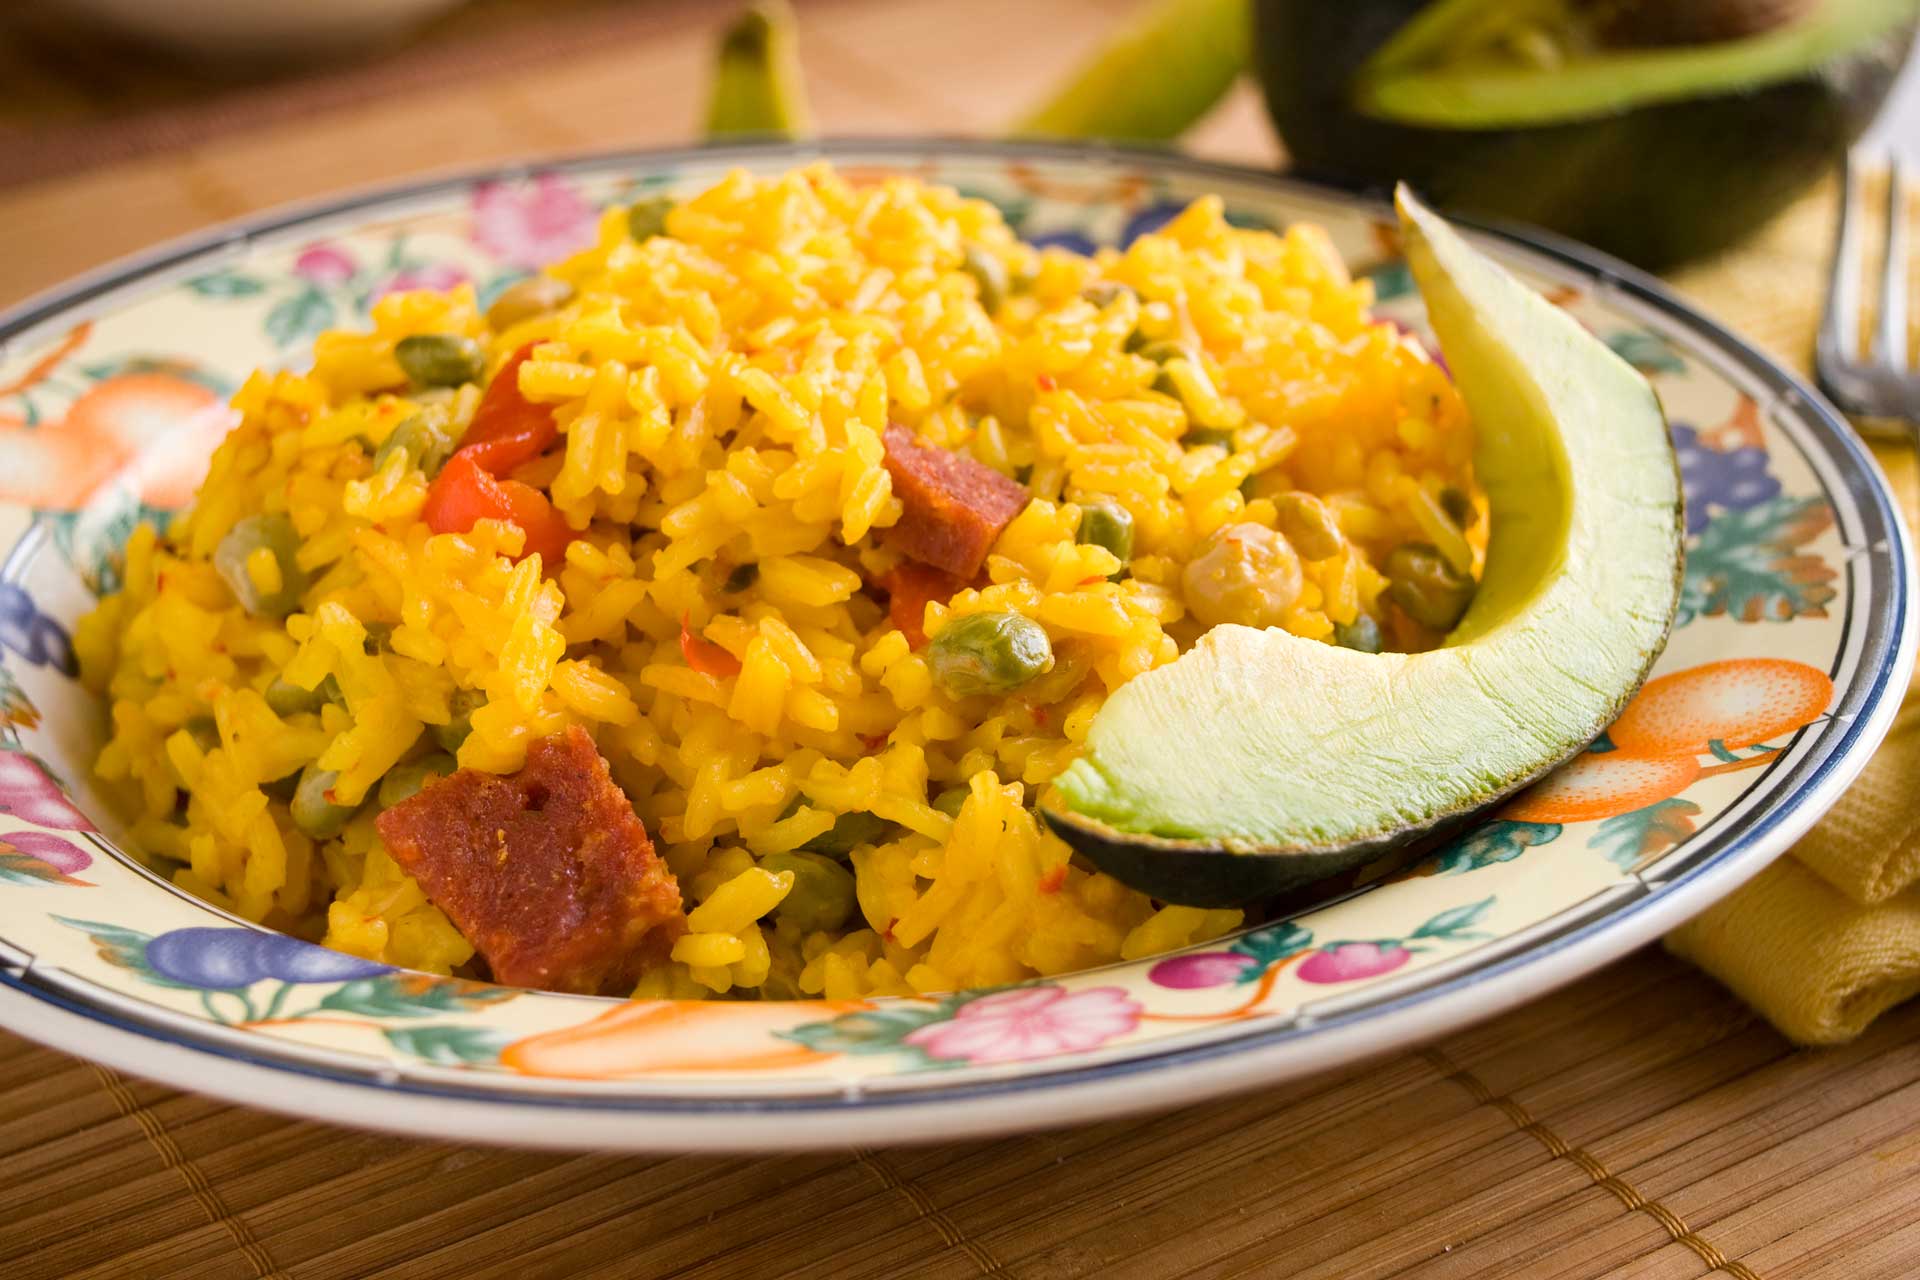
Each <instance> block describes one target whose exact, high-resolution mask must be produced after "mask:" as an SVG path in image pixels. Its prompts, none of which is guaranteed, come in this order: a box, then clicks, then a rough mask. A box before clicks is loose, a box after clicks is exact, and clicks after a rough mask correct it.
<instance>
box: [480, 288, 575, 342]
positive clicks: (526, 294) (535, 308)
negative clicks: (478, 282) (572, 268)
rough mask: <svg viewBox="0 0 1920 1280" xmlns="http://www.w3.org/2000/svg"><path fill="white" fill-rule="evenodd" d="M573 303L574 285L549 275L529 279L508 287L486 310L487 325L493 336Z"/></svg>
mask: <svg viewBox="0 0 1920 1280" xmlns="http://www.w3.org/2000/svg"><path fill="white" fill-rule="evenodd" d="M572 301H573V286H572V285H570V284H568V283H567V282H566V281H565V280H556V279H554V278H553V277H552V276H528V277H527V278H526V279H525V280H522V281H520V282H519V283H518V284H511V285H508V286H507V287H506V288H504V289H502V290H501V291H500V296H499V297H497V298H495V299H494V300H493V305H491V306H489V307H488V308H487V324H488V325H489V326H490V327H491V328H492V329H493V331H494V332H495V333H498V332H500V331H501V330H502V329H511V328H512V327H513V326H514V325H516V324H519V323H520V322H521V321H522V320H531V319H533V317H535V316H543V315H546V314H547V313H548V312H549V311H558V310H559V309H560V308H561V307H564V306H566V305H567V304H568V303H569V302H572Z"/></svg>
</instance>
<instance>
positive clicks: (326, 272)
mask: <svg viewBox="0 0 1920 1280" xmlns="http://www.w3.org/2000/svg"><path fill="white" fill-rule="evenodd" d="M359 270H360V268H359V267H357V266H355V265H354V261H353V259H352V258H350V257H348V256H347V253H346V251H345V250H344V249H341V248H339V247H338V246H335V245H330V244H316V245H309V246H308V247H307V248H306V249H304V250H302V251H301V253H300V256H299V257H298V258H295V259H294V260H293V271H294V274H295V275H297V276H300V277H302V278H303V279H307V280H311V281H313V282H314V283H315V284H345V283H346V282H347V281H349V280H351V279H353V277H354V275H355V274H356V273H357V272H358V271H359Z"/></svg>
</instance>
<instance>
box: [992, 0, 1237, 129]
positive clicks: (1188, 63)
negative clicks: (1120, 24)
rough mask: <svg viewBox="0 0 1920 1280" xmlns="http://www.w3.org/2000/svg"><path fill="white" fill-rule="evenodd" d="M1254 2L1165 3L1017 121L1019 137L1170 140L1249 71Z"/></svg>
mask: <svg viewBox="0 0 1920 1280" xmlns="http://www.w3.org/2000/svg"><path fill="white" fill-rule="evenodd" d="M1251 26H1252V19H1251V17H1250V16H1249V13H1248V8H1247V0H1159V3H1157V4H1154V5H1152V6H1150V7H1149V8H1148V9H1147V10H1146V12H1144V13H1143V14H1141V15H1140V17H1139V18H1138V19H1137V20H1136V21H1133V22H1131V23H1128V24H1127V25H1126V26H1125V27H1124V28H1122V29H1121V30H1120V31H1118V32H1116V33H1115V34H1114V35H1113V37H1112V38H1111V39H1109V40H1108V41H1107V42H1106V43H1105V44H1104V45H1102V46H1101V47H1100V48H1099V49H1098V50H1096V51H1095V52H1094V55H1093V57H1092V58H1090V59H1089V60H1088V61H1086V62H1085V63H1083V64H1081V66H1080V67H1079V68H1078V69H1077V70H1076V71H1075V72H1074V73H1073V74H1072V75H1071V76H1069V77H1068V78H1067V79H1066V81H1065V82H1064V83H1063V84H1061V86H1060V87H1059V88H1058V89H1057V90H1055V91H1054V92H1053V93H1052V94H1051V95H1050V96H1049V97H1048V98H1047V100H1046V101H1045V102H1043V103H1041V104H1040V105H1039V106H1038V107H1035V108H1034V109H1033V110H1032V111H1029V112H1028V113H1027V114H1026V115H1024V116H1022V117H1021V118H1020V119H1019V120H1017V121H1016V122H1015V123H1014V125H1013V127H1012V129H1011V130H1010V132H1012V133H1013V134H1014V135H1016V136H1019V137H1053V138H1110V139H1114V140H1118V141H1133V142H1165V141H1169V140H1171V139H1173V138H1177V137H1179V136H1180V135H1181V134H1182V133H1184V132H1186V130H1187V129H1188V128H1189V127H1191V126H1192V124H1193V123H1194V122H1195V121H1196V120H1198V119H1200V118H1201V117H1202V116H1204V115H1206V114H1207V112H1208V111H1209V110H1211V109H1212V108H1213V105H1214V104H1215V103H1217V102H1219V101H1220V99H1221V98H1222V97H1224V96H1226V92H1227V90H1228V89H1230V88H1232V87H1233V82H1234V80H1235V79H1237V78H1238V77H1239V75H1240V73H1241V71H1243V70H1244V69H1245V68H1246V66H1247V57H1248V52H1247V51H1248V44H1249V37H1250V31H1251Z"/></svg>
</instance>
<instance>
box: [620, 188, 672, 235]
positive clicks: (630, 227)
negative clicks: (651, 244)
mask: <svg viewBox="0 0 1920 1280" xmlns="http://www.w3.org/2000/svg"><path fill="white" fill-rule="evenodd" d="M672 212H673V201H672V200H671V199H669V198H668V197H666V196H653V197H650V198H649V199H646V200H636V201H634V202H633V206H632V207H631V208H630V209H628V210H627V234H628V235H630V236H632V237H633V238H634V242H635V243H644V242H645V241H648V240H651V239H653V237H655V236H663V235H665V234H667V215H668V214H669V213H672Z"/></svg>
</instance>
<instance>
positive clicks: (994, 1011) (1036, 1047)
mask: <svg viewBox="0 0 1920 1280" xmlns="http://www.w3.org/2000/svg"><path fill="white" fill-rule="evenodd" d="M1140 1012H1141V1009H1140V1005H1139V1003H1138V1002H1137V1001H1135V1000H1133V999H1131V998H1130V997H1129V996H1128V995H1127V993H1126V992H1125V991H1124V990H1122V989H1121V988H1119V987H1090V988H1088V989H1087V990H1085V991H1072V992H1070V991H1067V990H1066V989H1065V988H1063V987H1055V986H1043V987H1016V988H1014V989H1013V990H1011V991H996V992H994V993H993V994H992V995H987V996H981V997H980V998H979V999H977V1000H970V1001H968V1002H967V1003H966V1004H964V1005H961V1006H960V1009H959V1011H958V1012H956V1013H955V1014H954V1016H953V1017H952V1018H950V1019H948V1020H947V1021H945V1022H935V1023H930V1024H928V1025H927V1026H924V1027H921V1028H920V1029H919V1030H917V1031H913V1032H910V1033H909V1034H908V1035H907V1036H906V1037H905V1038H904V1042H905V1043H906V1044H910V1045H912V1046H913V1047H914V1048H916V1049H919V1050H920V1051H921V1052H923V1053H925V1054H926V1055H927V1056H928V1057H930V1058H941V1059H945V1060H947V1061H964V1062H971V1063H974V1064H975V1065H981V1064H985V1063H992V1062H1027V1061H1031V1060H1032V1059H1035V1058H1052V1057H1057V1056H1059V1055H1060V1054H1065V1053H1084V1052H1085V1051H1087V1050H1088V1049H1097V1048H1099V1047H1100V1046H1101V1045H1103V1044H1105V1043H1106V1042H1107V1041H1109V1040H1112V1039H1114V1038H1116V1037H1118V1036H1123V1035H1125V1034H1127V1033H1128V1032H1129V1031H1132V1030H1133V1029H1134V1027H1135V1026H1137V1025H1139V1022H1140Z"/></svg>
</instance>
